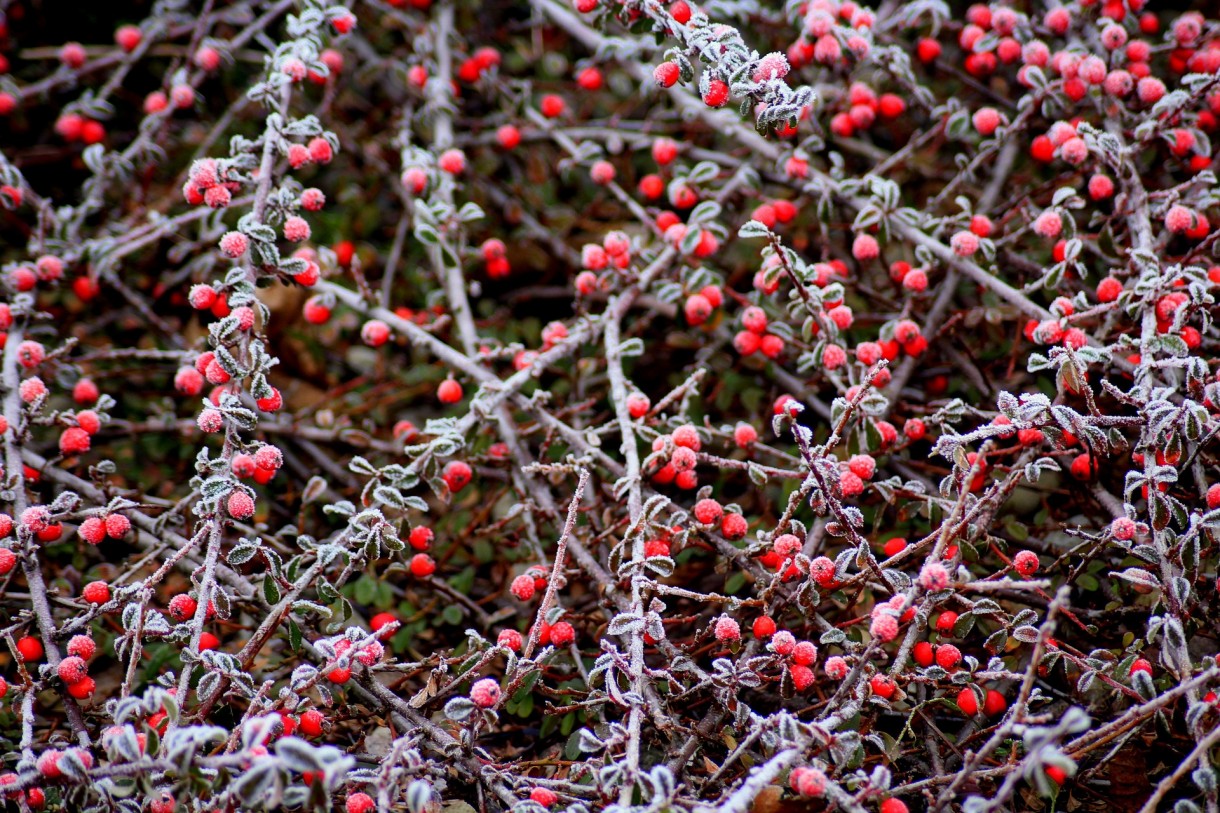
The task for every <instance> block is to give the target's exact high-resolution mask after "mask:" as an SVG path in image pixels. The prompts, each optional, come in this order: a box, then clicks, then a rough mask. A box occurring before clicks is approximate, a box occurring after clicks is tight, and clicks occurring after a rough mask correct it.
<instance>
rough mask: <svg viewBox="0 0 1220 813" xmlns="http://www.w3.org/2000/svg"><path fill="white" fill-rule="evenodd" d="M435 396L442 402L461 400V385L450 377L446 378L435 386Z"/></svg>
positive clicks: (450, 402) (451, 402)
mask: <svg viewBox="0 0 1220 813" xmlns="http://www.w3.org/2000/svg"><path fill="white" fill-rule="evenodd" d="M436 397H437V398H439V399H440V402H441V403H442V404H456V403H457V402H458V401H460V400H462V385H461V384H459V383H458V382H457V381H455V380H453V379H452V378H447V379H445V380H444V381H442V382H441V385H440V386H439V387H437V388H436Z"/></svg>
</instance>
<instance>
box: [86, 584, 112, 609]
mask: <svg viewBox="0 0 1220 813" xmlns="http://www.w3.org/2000/svg"><path fill="white" fill-rule="evenodd" d="M81 598H83V599H84V600H85V601H87V602H89V603H90V604H105V603H106V602H108V601H110V586H109V585H107V584H106V582H89V583H88V584H86V585H85V589H83V590H81Z"/></svg>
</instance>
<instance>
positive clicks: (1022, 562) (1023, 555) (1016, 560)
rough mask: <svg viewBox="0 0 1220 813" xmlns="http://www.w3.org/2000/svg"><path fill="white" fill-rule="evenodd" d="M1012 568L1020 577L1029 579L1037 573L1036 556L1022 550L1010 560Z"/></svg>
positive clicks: (1029, 551) (1031, 552)
mask: <svg viewBox="0 0 1220 813" xmlns="http://www.w3.org/2000/svg"><path fill="white" fill-rule="evenodd" d="M1012 566H1013V567H1014V568H1016V571H1017V572H1018V573H1020V574H1021V575H1022V576H1025V577H1026V578H1029V577H1030V576H1032V575H1034V574H1035V573H1037V572H1038V554H1036V553H1034V552H1033V551H1031V550H1023V551H1020V552H1019V553H1017V555H1016V556H1014V557H1013V559H1012Z"/></svg>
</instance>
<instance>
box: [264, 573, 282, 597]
mask: <svg viewBox="0 0 1220 813" xmlns="http://www.w3.org/2000/svg"><path fill="white" fill-rule="evenodd" d="M263 598H265V599H266V600H267V603H268V604H279V603H280V586H279V585H278V584H276V583H275V577H273V576H272V575H271V574H270V573H268V574H267V575H266V576H264V577H263Z"/></svg>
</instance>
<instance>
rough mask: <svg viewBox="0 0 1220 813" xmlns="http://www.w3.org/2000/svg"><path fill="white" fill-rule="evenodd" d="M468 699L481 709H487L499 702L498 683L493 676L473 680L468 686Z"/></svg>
mask: <svg viewBox="0 0 1220 813" xmlns="http://www.w3.org/2000/svg"><path fill="white" fill-rule="evenodd" d="M470 699H471V700H472V701H473V702H474V704H475V705H476V706H478V707H479V708H481V709H489V708H491V707H493V706H495V705H496V704H497V703H499V702H500V684H499V683H498V682H497V681H496V680H495V679H494V678H483V679H482V680H477V681H475V683H474V685H473V686H471V687H470Z"/></svg>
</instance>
